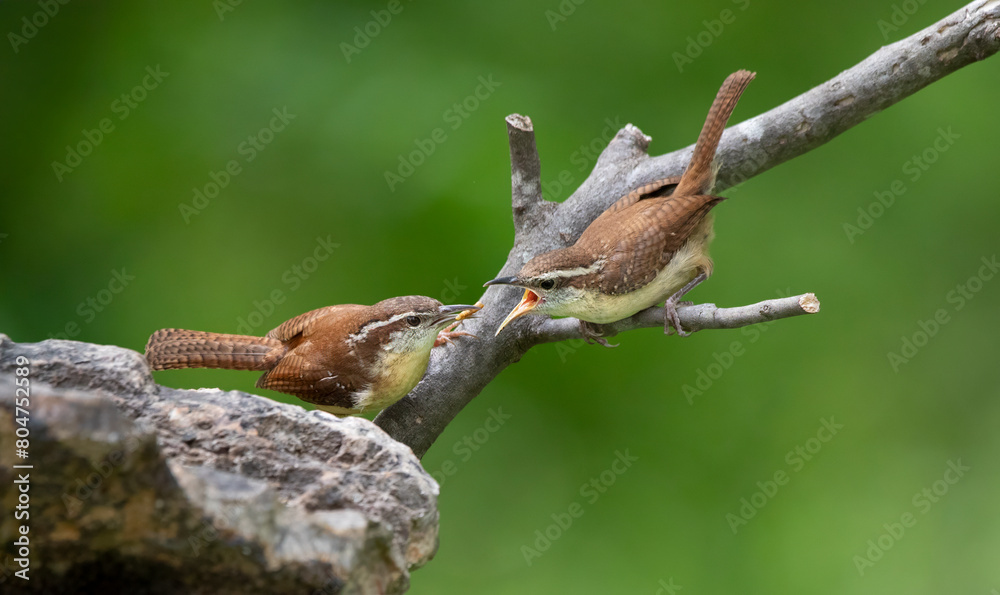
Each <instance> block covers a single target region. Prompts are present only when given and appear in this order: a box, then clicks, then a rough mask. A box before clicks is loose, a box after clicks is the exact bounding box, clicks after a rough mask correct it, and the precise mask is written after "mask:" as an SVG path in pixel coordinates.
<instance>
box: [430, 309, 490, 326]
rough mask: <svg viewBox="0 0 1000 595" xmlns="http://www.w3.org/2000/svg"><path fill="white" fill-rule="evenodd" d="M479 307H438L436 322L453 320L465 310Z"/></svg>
mask: <svg viewBox="0 0 1000 595" xmlns="http://www.w3.org/2000/svg"><path fill="white" fill-rule="evenodd" d="M479 309H480V308H479V306H465V305H456V306H441V307H439V308H438V317H437V318H436V319H435V320H434V324H441V323H443V322H451V321H452V320H455V318H456V317H457V316H458V315H459V314H461V313H462V312H465V311H466V310H472V311H476V310H479Z"/></svg>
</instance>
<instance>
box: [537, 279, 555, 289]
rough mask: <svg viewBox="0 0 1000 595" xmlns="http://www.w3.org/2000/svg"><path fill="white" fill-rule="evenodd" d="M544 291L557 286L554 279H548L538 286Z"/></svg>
mask: <svg viewBox="0 0 1000 595" xmlns="http://www.w3.org/2000/svg"><path fill="white" fill-rule="evenodd" d="M538 286H539V287H541V288H542V289H552V288H553V287H555V286H556V282H555V280H553V279H546V280H544V281H542V282H541V283H539V284H538Z"/></svg>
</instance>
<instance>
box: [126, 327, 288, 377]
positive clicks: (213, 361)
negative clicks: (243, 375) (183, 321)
mask: <svg viewBox="0 0 1000 595" xmlns="http://www.w3.org/2000/svg"><path fill="white" fill-rule="evenodd" d="M284 352H285V347H284V345H283V344H282V343H281V341H279V340H277V339H271V338H268V337H249V336H245V335H224V334H220V333H206V332H202V331H188V330H183V329H175V328H165V329H160V330H158V331H156V332H155V333H153V334H152V336H150V337H149V342H148V343H147V344H146V360H147V361H149V366H150V367H151V368H152V369H154V370H175V369H179V368H225V369H227V370H270V369H271V368H273V367H274V365H275V363H277V362H278V360H279V359H281V356H282V355H283V354H284Z"/></svg>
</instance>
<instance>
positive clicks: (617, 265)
mask: <svg viewBox="0 0 1000 595" xmlns="http://www.w3.org/2000/svg"><path fill="white" fill-rule="evenodd" d="M722 200H723V198H722V197H720V196H707V195H691V196H671V197H669V198H666V199H661V200H657V201H649V202H645V201H643V202H637V203H635V204H633V205H632V206H631V207H629V208H628V209H626V210H623V211H621V212H620V213H619V214H617V216H616V217H615V218H614V220H609V223H615V222H617V223H620V226H619V227H618V228H617V229H616V230H615V232H614V233H612V234H608V236H607V237H606V238H605V241H604V246H602V249H601V252H602V253H603V254H604V255H605V258H606V262H605V264H604V267H603V271H602V275H601V277H602V280H601V289H602V291H604V292H605V293H608V294H611V295H618V294H623V293H629V292H631V291H635V290H636V289H638V288H640V287H642V286H644V285H646V284H647V283H649V282H650V281H652V280H653V279H654V278H655V277H656V275H657V273H659V272H660V270H662V268H663V267H664V266H665V265H666V264H667V263H668V262H669V261H670V259H671V258H673V256H674V254H675V253H676V252H677V251H678V250H680V248H681V247H682V246H683V245H684V243H685V242H687V241H688V238H690V236H691V233H692V232H693V231H694V229H695V228H696V227H697V226H698V224H699V223H701V222H702V221H703V220H704V219H705V216H706V215H708V212H709V211H710V210H711V209H712V207H714V206H715V205H716V204H718V203H719V202H720V201H722ZM615 220H616V221H615ZM585 233H586V232H585ZM582 239H583V238H582V237H581V240H582Z"/></svg>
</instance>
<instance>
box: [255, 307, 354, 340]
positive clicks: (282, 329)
mask: <svg viewBox="0 0 1000 595" xmlns="http://www.w3.org/2000/svg"><path fill="white" fill-rule="evenodd" d="M359 307H363V306H355V305H354V304H342V305H337V306H327V307H325V308H317V309H316V310H310V311H309V312H306V313H305V314H299V315H298V316H296V317H295V318H291V319H289V320H286V321H285V322H283V323H281V325H279V326H278V327H277V328H275V329H273V330H271V332H269V333H267V336H268V337H270V338H272V339H277V340H279V341H291V340H292V339H294V338H295V337H296V335H300V334H303V333H305V334H309V333H308V331H309V330H310V329H311V327H312V325H313V324H314V323H316V322H317V321H318V320H321V319H323V318H325V317H327V316H330V315H333V316H336V315H338V314H346V313H347V312H348V311H349V310H351V309H353V308H359Z"/></svg>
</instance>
